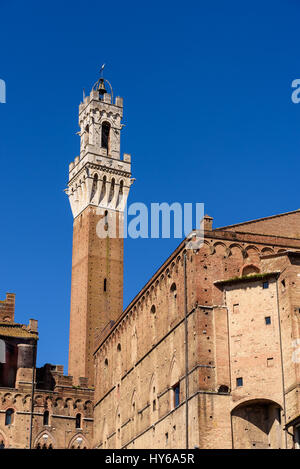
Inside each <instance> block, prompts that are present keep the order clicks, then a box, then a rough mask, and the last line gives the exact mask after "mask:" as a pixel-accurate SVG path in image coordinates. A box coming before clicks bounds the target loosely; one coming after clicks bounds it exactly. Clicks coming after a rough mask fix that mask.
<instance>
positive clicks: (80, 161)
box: [66, 79, 133, 218]
mask: <svg viewBox="0 0 300 469" xmlns="http://www.w3.org/2000/svg"><path fill="white" fill-rule="evenodd" d="M103 81H104V80H103V79H102V82H103ZM122 117H123V99H122V98H120V97H119V96H117V97H116V98H115V101H114V102H113V101H112V96H111V94H109V93H105V94H101V93H99V90H97V89H95V87H93V89H92V90H91V93H90V96H87V97H86V98H85V99H84V101H83V102H82V103H80V105H79V126H80V132H79V135H80V139H81V141H80V156H77V157H76V158H75V160H74V161H73V162H72V163H70V165H69V182H68V188H67V189H66V193H67V195H68V197H69V201H70V205H71V209H72V213H73V217H74V218H76V217H77V216H78V215H80V213H81V212H82V211H83V210H84V209H85V208H86V207H87V206H89V205H93V206H96V207H100V209H103V210H106V209H107V210H108V209H109V210H113V211H117V212H123V211H124V208H125V205H126V201H127V197H128V193H129V189H130V186H131V184H132V181H133V180H132V178H131V156H130V155H128V154H124V156H123V160H121V158H120V135H121V129H122V127H123V125H122V124H121V120H122Z"/></svg>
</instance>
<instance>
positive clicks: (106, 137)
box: [101, 122, 110, 151]
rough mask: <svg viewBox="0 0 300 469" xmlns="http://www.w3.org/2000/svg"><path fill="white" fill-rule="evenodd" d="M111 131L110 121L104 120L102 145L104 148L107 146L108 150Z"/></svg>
mask: <svg viewBox="0 0 300 469" xmlns="http://www.w3.org/2000/svg"><path fill="white" fill-rule="evenodd" d="M109 132H110V125H109V123H108V122H103V124H102V138H101V146H102V148H106V150H107V151H108V144H109Z"/></svg>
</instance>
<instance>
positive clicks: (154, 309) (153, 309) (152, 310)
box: [150, 305, 156, 314]
mask: <svg viewBox="0 0 300 469" xmlns="http://www.w3.org/2000/svg"><path fill="white" fill-rule="evenodd" d="M155 311H156V308H155V305H152V306H151V309H150V312H151V313H152V314H155Z"/></svg>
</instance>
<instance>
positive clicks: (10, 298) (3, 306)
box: [0, 293, 15, 322]
mask: <svg viewBox="0 0 300 469" xmlns="http://www.w3.org/2000/svg"><path fill="white" fill-rule="evenodd" d="M14 317H15V294H14V293H6V298H5V300H2V301H0V322H13V321H14Z"/></svg>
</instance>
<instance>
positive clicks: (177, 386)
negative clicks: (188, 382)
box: [173, 383, 180, 407]
mask: <svg viewBox="0 0 300 469" xmlns="http://www.w3.org/2000/svg"><path fill="white" fill-rule="evenodd" d="M173 394H174V407H178V406H179V404H180V383H177V384H175V386H173Z"/></svg>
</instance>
